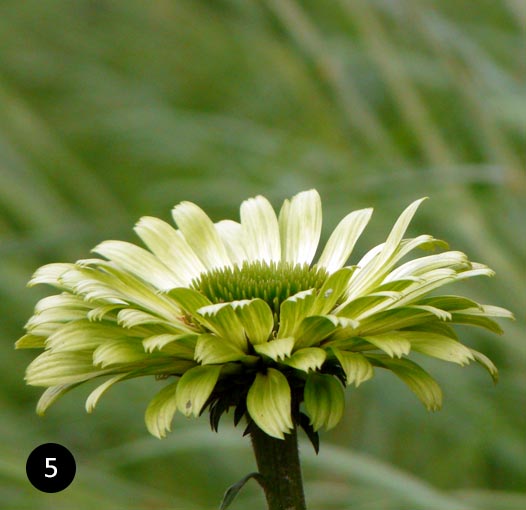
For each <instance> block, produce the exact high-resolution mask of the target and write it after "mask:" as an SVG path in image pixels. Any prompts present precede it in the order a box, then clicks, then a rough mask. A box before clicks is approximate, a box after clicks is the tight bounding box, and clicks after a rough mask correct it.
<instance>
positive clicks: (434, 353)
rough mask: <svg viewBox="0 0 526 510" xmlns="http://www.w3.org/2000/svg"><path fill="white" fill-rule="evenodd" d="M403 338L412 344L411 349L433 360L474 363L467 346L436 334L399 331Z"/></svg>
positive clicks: (465, 363)
mask: <svg viewBox="0 0 526 510" xmlns="http://www.w3.org/2000/svg"><path fill="white" fill-rule="evenodd" d="M395 333H399V334H400V336H401V337H403V338H405V339H406V340H408V341H409V343H410V344H411V349H413V350H414V351H417V352H421V353H422V354H426V355H427V356H431V357H433V358H438V359H442V360H444V361H450V362H452V363H458V364H459V365H461V366H463V365H467V364H469V363H470V361H473V359H474V358H473V354H472V352H471V351H470V349H468V348H467V347H466V346H465V345H463V344H461V343H460V342H457V341H456V340H453V339H452V338H449V337H447V336H443V335H439V334H436V333H425V332H423V331H399V332H395Z"/></svg>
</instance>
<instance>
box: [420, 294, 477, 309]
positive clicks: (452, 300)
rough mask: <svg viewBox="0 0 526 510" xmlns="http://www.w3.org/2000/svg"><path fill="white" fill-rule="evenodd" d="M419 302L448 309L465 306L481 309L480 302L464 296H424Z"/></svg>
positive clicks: (463, 307)
mask: <svg viewBox="0 0 526 510" xmlns="http://www.w3.org/2000/svg"><path fill="white" fill-rule="evenodd" d="M417 304H418V305H429V306H434V307H435V308H441V309H442V310H446V311H452V310H463V309H465V308H478V309H481V305H480V304H478V303H477V302H476V301H473V300H472V299H468V298H467V297H464V296H433V297H428V298H424V299H422V300H420V301H419V302H418V303H417Z"/></svg>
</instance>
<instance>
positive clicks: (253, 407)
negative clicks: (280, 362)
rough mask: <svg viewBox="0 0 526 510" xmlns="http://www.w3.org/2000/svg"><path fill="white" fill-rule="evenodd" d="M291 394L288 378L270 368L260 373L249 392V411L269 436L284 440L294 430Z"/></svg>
mask: <svg viewBox="0 0 526 510" xmlns="http://www.w3.org/2000/svg"><path fill="white" fill-rule="evenodd" d="M290 406H291V392H290V386H289V383H288V381H287V378H286V377H285V376H284V375H283V374H282V373H281V372H279V371H278V370H276V369H274V368H269V369H268V370H267V372H266V374H262V373H258V374H257V375H256V379H255V380H254V382H253V383H252V386H251V387H250V389H249V390H248V395H247V410H248V413H249V414H250V417H251V418H252V419H253V420H254V422H255V423H256V425H257V426H258V427H259V428H260V429H261V430H262V431H263V432H266V433H267V434H268V435H269V436H272V437H276V438H278V439H283V437H284V434H287V433H289V432H290V431H291V430H292V428H293V424H292V417H291V407H290Z"/></svg>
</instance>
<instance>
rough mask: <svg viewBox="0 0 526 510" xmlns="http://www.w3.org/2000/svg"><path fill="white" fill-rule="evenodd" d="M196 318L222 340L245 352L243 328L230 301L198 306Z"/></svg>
mask: <svg viewBox="0 0 526 510" xmlns="http://www.w3.org/2000/svg"><path fill="white" fill-rule="evenodd" d="M197 318H198V320H199V321H200V322H202V323H203V324H206V326H207V328H208V329H210V330H211V331H213V332H214V333H216V334H217V335H218V336H220V337H221V338H222V341H223V342H225V343H228V344H230V345H231V346H232V347H233V348H234V349H236V350H239V351H241V352H247V350H248V342H247V339H246V337H245V329H244V328H243V325H242V324H241V321H240V320H239V319H238V317H237V315H236V314H235V312H234V309H233V308H232V306H230V303H217V304H215V305H208V306H204V307H202V308H199V310H197Z"/></svg>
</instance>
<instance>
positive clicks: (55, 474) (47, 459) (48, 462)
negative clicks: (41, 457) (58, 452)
mask: <svg viewBox="0 0 526 510" xmlns="http://www.w3.org/2000/svg"><path fill="white" fill-rule="evenodd" d="M52 460H53V461H55V460H57V458H56V457H46V469H51V471H52V472H53V474H52V475H47V474H45V473H44V476H45V477H46V478H54V477H55V476H57V472H58V470H57V466H53V464H51V461H52Z"/></svg>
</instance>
